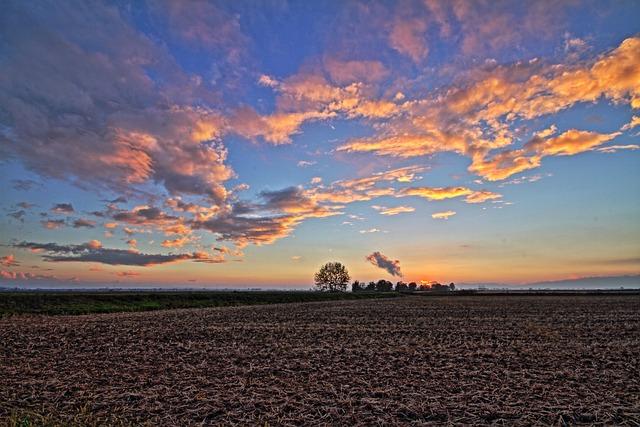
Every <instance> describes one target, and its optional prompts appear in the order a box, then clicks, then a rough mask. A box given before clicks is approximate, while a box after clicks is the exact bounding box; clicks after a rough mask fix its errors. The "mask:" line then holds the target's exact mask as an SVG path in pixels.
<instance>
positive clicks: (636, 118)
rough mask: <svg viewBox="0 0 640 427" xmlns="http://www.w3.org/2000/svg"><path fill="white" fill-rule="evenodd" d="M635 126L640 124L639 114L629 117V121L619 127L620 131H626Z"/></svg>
mask: <svg viewBox="0 0 640 427" xmlns="http://www.w3.org/2000/svg"><path fill="white" fill-rule="evenodd" d="M636 126H640V116H633V117H631V121H630V122H629V123H627V124H625V125H624V126H622V127H621V128H620V130H622V131H628V130H631V129H633V128H635V127H636Z"/></svg>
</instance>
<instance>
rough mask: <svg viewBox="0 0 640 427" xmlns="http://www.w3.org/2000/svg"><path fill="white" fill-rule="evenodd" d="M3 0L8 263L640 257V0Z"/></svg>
mask: <svg viewBox="0 0 640 427" xmlns="http://www.w3.org/2000/svg"><path fill="white" fill-rule="evenodd" d="M5 9H6V10H5V12H4V13H3V14H2V16H1V17H0V28H1V29H0V33H1V34H2V38H1V40H2V43H0V179H1V180H2V188H3V197H2V201H1V209H2V212H3V217H2V219H1V220H0V232H1V236H2V238H1V241H0V244H2V246H0V257H1V258H2V268H1V270H2V283H3V284H5V285H10V286H25V287H30V286H31V287H34V286H35V287H37V286H42V285H44V284H54V285H56V286H71V285H74V286H75V285H78V284H80V285H82V284H117V285H118V286H129V285H131V286H135V285H136V284H138V285H139V284H157V285H161V286H165V285H166V286H184V285H188V286H195V285H194V284H196V285H197V286H212V287H215V286H256V285H258V286H282V287H294V286H295V287H304V286H307V285H309V284H310V283H311V281H312V277H313V272H314V271H315V270H316V269H317V268H318V266H319V265H320V264H322V263H324V262H327V261H332V260H338V261H342V262H344V263H345V264H346V265H347V266H348V268H349V270H350V271H351V273H352V276H353V278H354V279H360V280H373V279H377V278H380V277H385V278H388V279H392V280H406V281H420V280H423V281H431V280H438V281H442V282H450V281H454V282H458V283H459V282H508V283H523V284H524V283H529V282H536V281H541V280H554V279H568V278H577V277H592V276H616V275H635V274H639V273H640V224H639V222H638V220H637V219H638V218H639V217H640V184H639V183H640V167H639V166H640V151H639V150H638V148H639V147H638V136H639V132H640V113H639V112H638V109H640V61H639V58H640V36H639V30H640V27H638V24H637V19H634V18H635V17H637V16H640V5H639V4H638V2H633V1H628V2H624V1H623V2H601V1H598V2H596V1H593V2H586V1H585V2H547V1H534V2H482V1H455V2H449V1H438V0H425V1H403V2H358V1H349V2H342V1H335V2H287V1H279V2H276V1H273V2H260V3H255V2H244V1H236V2H205V1H202V2H200V1H198V2H166V1H162V0H157V1H148V2H133V3H130V2H95V3H94V2H73V1H58V2H48V1H36V2H30V3H24V2H9V3H8V5H7V7H6V8H5ZM69 205H71V206H69ZM374 252H380V253H381V254H382V256H383V257H384V259H385V260H386V261H388V262H389V263H391V264H393V265H395V266H397V267H398V268H397V269H388V268H385V263H376V262H372V261H371V257H368V256H369V255H370V254H372V253H374ZM398 270H399V271H401V273H400V274H401V276H400V275H398V273H397V271H398Z"/></svg>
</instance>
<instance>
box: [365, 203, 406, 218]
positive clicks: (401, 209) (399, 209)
mask: <svg viewBox="0 0 640 427" xmlns="http://www.w3.org/2000/svg"><path fill="white" fill-rule="evenodd" d="M371 207H372V208H373V209H375V210H377V211H378V212H379V213H380V215H387V216H394V215H398V214H401V213H408V212H414V211H415V210H416V208H414V207H411V206H395V207H392V208H388V207H386V206H377V205H373V206H371Z"/></svg>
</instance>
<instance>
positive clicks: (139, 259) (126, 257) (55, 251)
mask: <svg viewBox="0 0 640 427" xmlns="http://www.w3.org/2000/svg"><path fill="white" fill-rule="evenodd" d="M14 247H16V248H19V249H30V250H33V251H37V252H38V251H42V252H46V253H45V254H44V255H42V258H43V259H45V260H46V261H51V262H97V263H101V264H107V265H132V266H143V267H146V266H152V265H158V264H167V263H172V262H178V261H186V260H194V261H197V262H207V260H210V259H211V258H208V256H207V254H203V253H198V252H195V253H185V254H166V255H165V254H145V253H141V252H136V251H133V250H126V249H109V248H104V247H102V244H101V243H100V242H98V241H95V240H93V241H91V242H88V243H83V244H80V245H59V244H57V243H34V242H20V243H17V244H15V245H14ZM221 262H222V261H221Z"/></svg>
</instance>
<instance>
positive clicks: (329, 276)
mask: <svg viewBox="0 0 640 427" xmlns="http://www.w3.org/2000/svg"><path fill="white" fill-rule="evenodd" d="M314 279H315V283H316V289H317V290H319V291H329V292H336V291H346V290H347V284H348V283H349V280H351V277H349V272H348V271H347V268H346V267H345V266H344V265H342V264H341V263H339V262H328V263H326V264H325V265H323V266H322V267H320V270H319V271H318V272H317V273H316V275H315V277H314Z"/></svg>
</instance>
